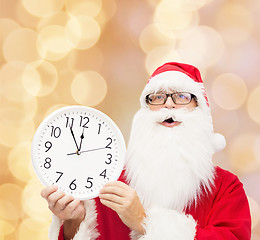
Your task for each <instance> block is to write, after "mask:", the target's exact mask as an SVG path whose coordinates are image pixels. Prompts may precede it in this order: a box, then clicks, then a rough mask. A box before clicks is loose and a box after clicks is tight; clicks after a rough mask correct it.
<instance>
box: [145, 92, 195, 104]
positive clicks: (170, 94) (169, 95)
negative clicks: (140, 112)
mask: <svg viewBox="0 0 260 240" xmlns="http://www.w3.org/2000/svg"><path fill="white" fill-rule="evenodd" d="M180 93H188V94H190V96H191V98H190V101H189V102H188V103H176V101H175V98H174V97H173V95H176V94H180ZM152 94H159V93H150V94H148V95H146V97H145V99H146V103H147V104H149V105H164V104H165V103H166V101H167V99H168V97H171V99H172V101H173V102H174V103H175V104H176V105H187V104H189V103H190V102H191V100H192V99H195V101H197V97H196V96H195V95H194V94H192V93H189V92H175V93H161V94H164V95H166V98H165V99H164V102H163V103H160V104H153V103H150V102H149V96H150V95H152Z"/></svg>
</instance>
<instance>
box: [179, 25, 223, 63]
mask: <svg viewBox="0 0 260 240" xmlns="http://www.w3.org/2000/svg"><path fill="white" fill-rule="evenodd" d="M191 39H192V41H191ZM178 51H179V52H180V55H181V56H182V57H183V59H184V61H185V62H189V63H192V64H194V65H196V66H198V67H200V66H202V67H204V68H205V67H211V66H213V65H215V64H216V63H217V62H218V61H219V60H220V58H221V57H222V54H223V51H224V43H223V41H222V38H221V36H220V34H219V33H218V32H217V31H216V30H214V29H213V28H210V27H207V26H198V27H197V28H194V29H193V30H191V31H189V32H187V33H186V34H184V35H183V38H182V40H181V42H180V47H179V49H178Z"/></svg>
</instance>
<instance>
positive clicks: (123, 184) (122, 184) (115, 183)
mask: <svg viewBox="0 0 260 240" xmlns="http://www.w3.org/2000/svg"><path fill="white" fill-rule="evenodd" d="M109 186H117V187H119V188H122V189H125V190H128V189H129V188H130V187H129V186H128V185H127V184H125V183H123V182H121V181H115V182H108V183H107V184H105V187H109Z"/></svg>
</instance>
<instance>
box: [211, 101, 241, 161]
mask: <svg viewBox="0 0 260 240" xmlns="http://www.w3.org/2000/svg"><path fill="white" fill-rule="evenodd" d="M210 102H211V101H210ZM212 108H213V109H214V111H212V118H213V119H214V125H215V126H214V127H215V128H216V129H217V131H218V132H221V133H225V137H227V138H228V137H232V136H233V134H234V133H236V131H237V130H238V128H239V127H240V126H241V119H240V118H239V113H238V112H237V111H228V110H224V109H223V108H217V107H216V108H214V106H212ZM230 119H232V121H230ZM221 161H223V160H221Z"/></svg>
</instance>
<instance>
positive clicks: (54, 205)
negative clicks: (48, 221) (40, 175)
mask: <svg viewBox="0 0 260 240" xmlns="http://www.w3.org/2000/svg"><path fill="white" fill-rule="evenodd" d="M41 196H42V197H43V198H44V199H46V200H47V202H48V206H49V209H50V210H51V211H52V212H53V214H54V215H56V216H57V217H58V218H60V219H61V220H78V221H80V222H81V221H82V220H83V219H84V217H85V214H86V210H85V207H84V204H83V202H81V201H80V200H77V199H74V198H73V197H72V196H69V195H66V194H65V193H64V192H62V191H60V190H58V187H57V186H48V187H46V188H44V189H43V190H42V191H41Z"/></svg>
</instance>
